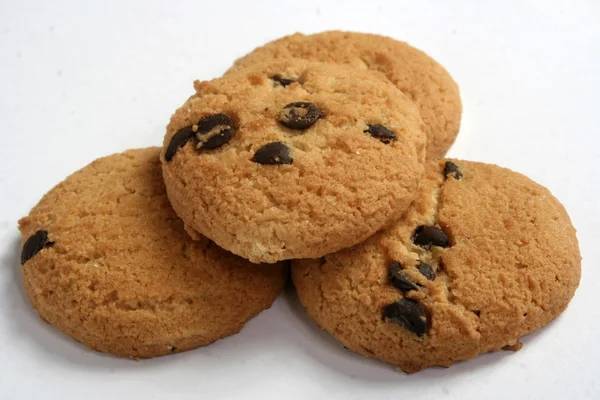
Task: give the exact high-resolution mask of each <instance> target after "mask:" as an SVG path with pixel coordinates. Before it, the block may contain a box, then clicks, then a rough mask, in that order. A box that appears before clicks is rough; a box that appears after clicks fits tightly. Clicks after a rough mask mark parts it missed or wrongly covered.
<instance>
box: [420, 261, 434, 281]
mask: <svg viewBox="0 0 600 400" xmlns="http://www.w3.org/2000/svg"><path fill="white" fill-rule="evenodd" d="M417 269H418V270H419V272H420V273H421V275H423V276H424V277H425V278H427V279H429V280H430V281H432V280H434V279H435V271H434V270H433V268H431V266H430V265H429V264H425V263H424V262H420V263H419V265H418V266H417Z"/></svg>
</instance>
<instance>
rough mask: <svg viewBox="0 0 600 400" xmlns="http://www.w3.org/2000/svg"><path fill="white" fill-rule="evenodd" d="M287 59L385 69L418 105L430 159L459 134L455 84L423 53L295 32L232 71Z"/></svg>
mask: <svg viewBox="0 0 600 400" xmlns="http://www.w3.org/2000/svg"><path fill="white" fill-rule="evenodd" d="M290 57H297V58H303V59H307V60H311V61H322V62H331V63H340V64H350V65H352V66H354V67H357V68H362V69H372V70H376V71H380V72H383V73H384V74H385V76H386V77H387V78H388V79H389V80H390V81H392V82H393V83H394V84H395V85H396V86H397V87H398V88H399V89H400V90H402V92H403V93H404V94H406V95H407V96H408V97H409V98H411V99H412V100H413V101H414V102H415V103H416V104H417V106H418V107H419V110H420V112H421V116H422V117H423V121H424V122H425V127H426V133H427V143H428V147H427V156H428V158H431V159H435V158H439V157H443V156H444V154H446V152H447V151H448V149H449V148H450V146H451V145H452V143H453V142H454V139H455V138H456V135H457V134H458V130H459V128H460V119H461V113H462V105H461V101H460V95H459V91H458V85H457V84H456V83H455V82H454V80H453V79H452V77H451V76H450V74H449V73H448V72H447V71H446V70H445V69H444V68H443V67H442V66H441V65H440V64H438V63H437V62H436V61H435V60H433V59H432V58H431V57H429V56H428V55H427V54H425V53H423V52H422V51H420V50H417V49H415V48H414V47H411V46H410V45H408V44H407V43H404V42H400V41H397V40H394V39H392V38H389V37H385V36H380V35H372V34H366V33H354V32H339V31H331V32H322V33H317V34H314V35H303V34H300V33H296V34H294V35H291V36H286V37H283V38H281V39H277V40H274V41H272V42H270V43H267V44H266V45H264V46H262V47H259V48H257V49H255V50H254V51H252V52H251V53H250V54H248V55H246V56H244V57H242V58H240V59H238V60H237V61H236V62H235V64H234V66H233V67H232V68H231V69H230V72H232V71H236V70H238V69H240V68H243V67H246V66H248V65H252V64H254V63H256V62H263V61H264V60H266V59H269V58H274V59H282V58H290Z"/></svg>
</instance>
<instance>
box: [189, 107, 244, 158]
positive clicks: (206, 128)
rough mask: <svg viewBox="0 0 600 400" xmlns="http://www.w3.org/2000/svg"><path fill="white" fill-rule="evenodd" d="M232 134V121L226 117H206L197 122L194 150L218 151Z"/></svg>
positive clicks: (216, 115) (233, 129) (215, 115)
mask: <svg viewBox="0 0 600 400" xmlns="http://www.w3.org/2000/svg"><path fill="white" fill-rule="evenodd" d="M234 133H235V128H234V126H233V121H232V120H231V118H229V117H228V116H227V115H225V114H213V115H208V116H206V117H204V118H202V119H201V120H200V122H198V130H197V131H196V150H214V149H218V148H219V147H221V146H223V145H224V144H225V143H227V142H229V140H230V139H231V138H232V136H233V134H234Z"/></svg>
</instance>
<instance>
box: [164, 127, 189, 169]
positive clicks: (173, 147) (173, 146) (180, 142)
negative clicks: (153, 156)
mask: <svg viewBox="0 0 600 400" xmlns="http://www.w3.org/2000/svg"><path fill="white" fill-rule="evenodd" d="M192 137H194V130H193V129H192V127H191V126H186V127H185V128H181V129H180V130H178V131H177V133H176V134H174V135H173V137H172V138H171V141H170V142H169V145H168V146H167V150H166V151H165V160H167V161H171V159H172V158H173V156H174V155H175V153H177V150H179V149H180V148H181V147H183V146H185V144H186V143H187V142H188V140H190V139H191V138H192Z"/></svg>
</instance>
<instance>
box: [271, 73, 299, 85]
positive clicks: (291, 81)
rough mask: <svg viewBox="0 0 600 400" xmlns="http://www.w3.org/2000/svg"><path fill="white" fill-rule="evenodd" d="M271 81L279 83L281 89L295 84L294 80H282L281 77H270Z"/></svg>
mask: <svg viewBox="0 0 600 400" xmlns="http://www.w3.org/2000/svg"><path fill="white" fill-rule="evenodd" d="M271 79H272V80H273V82H276V83H279V84H280V85H281V86H283V87H286V86H287V85H291V84H292V83H294V82H296V80H295V79H290V78H284V77H282V76H281V75H275V76H272V77H271Z"/></svg>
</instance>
